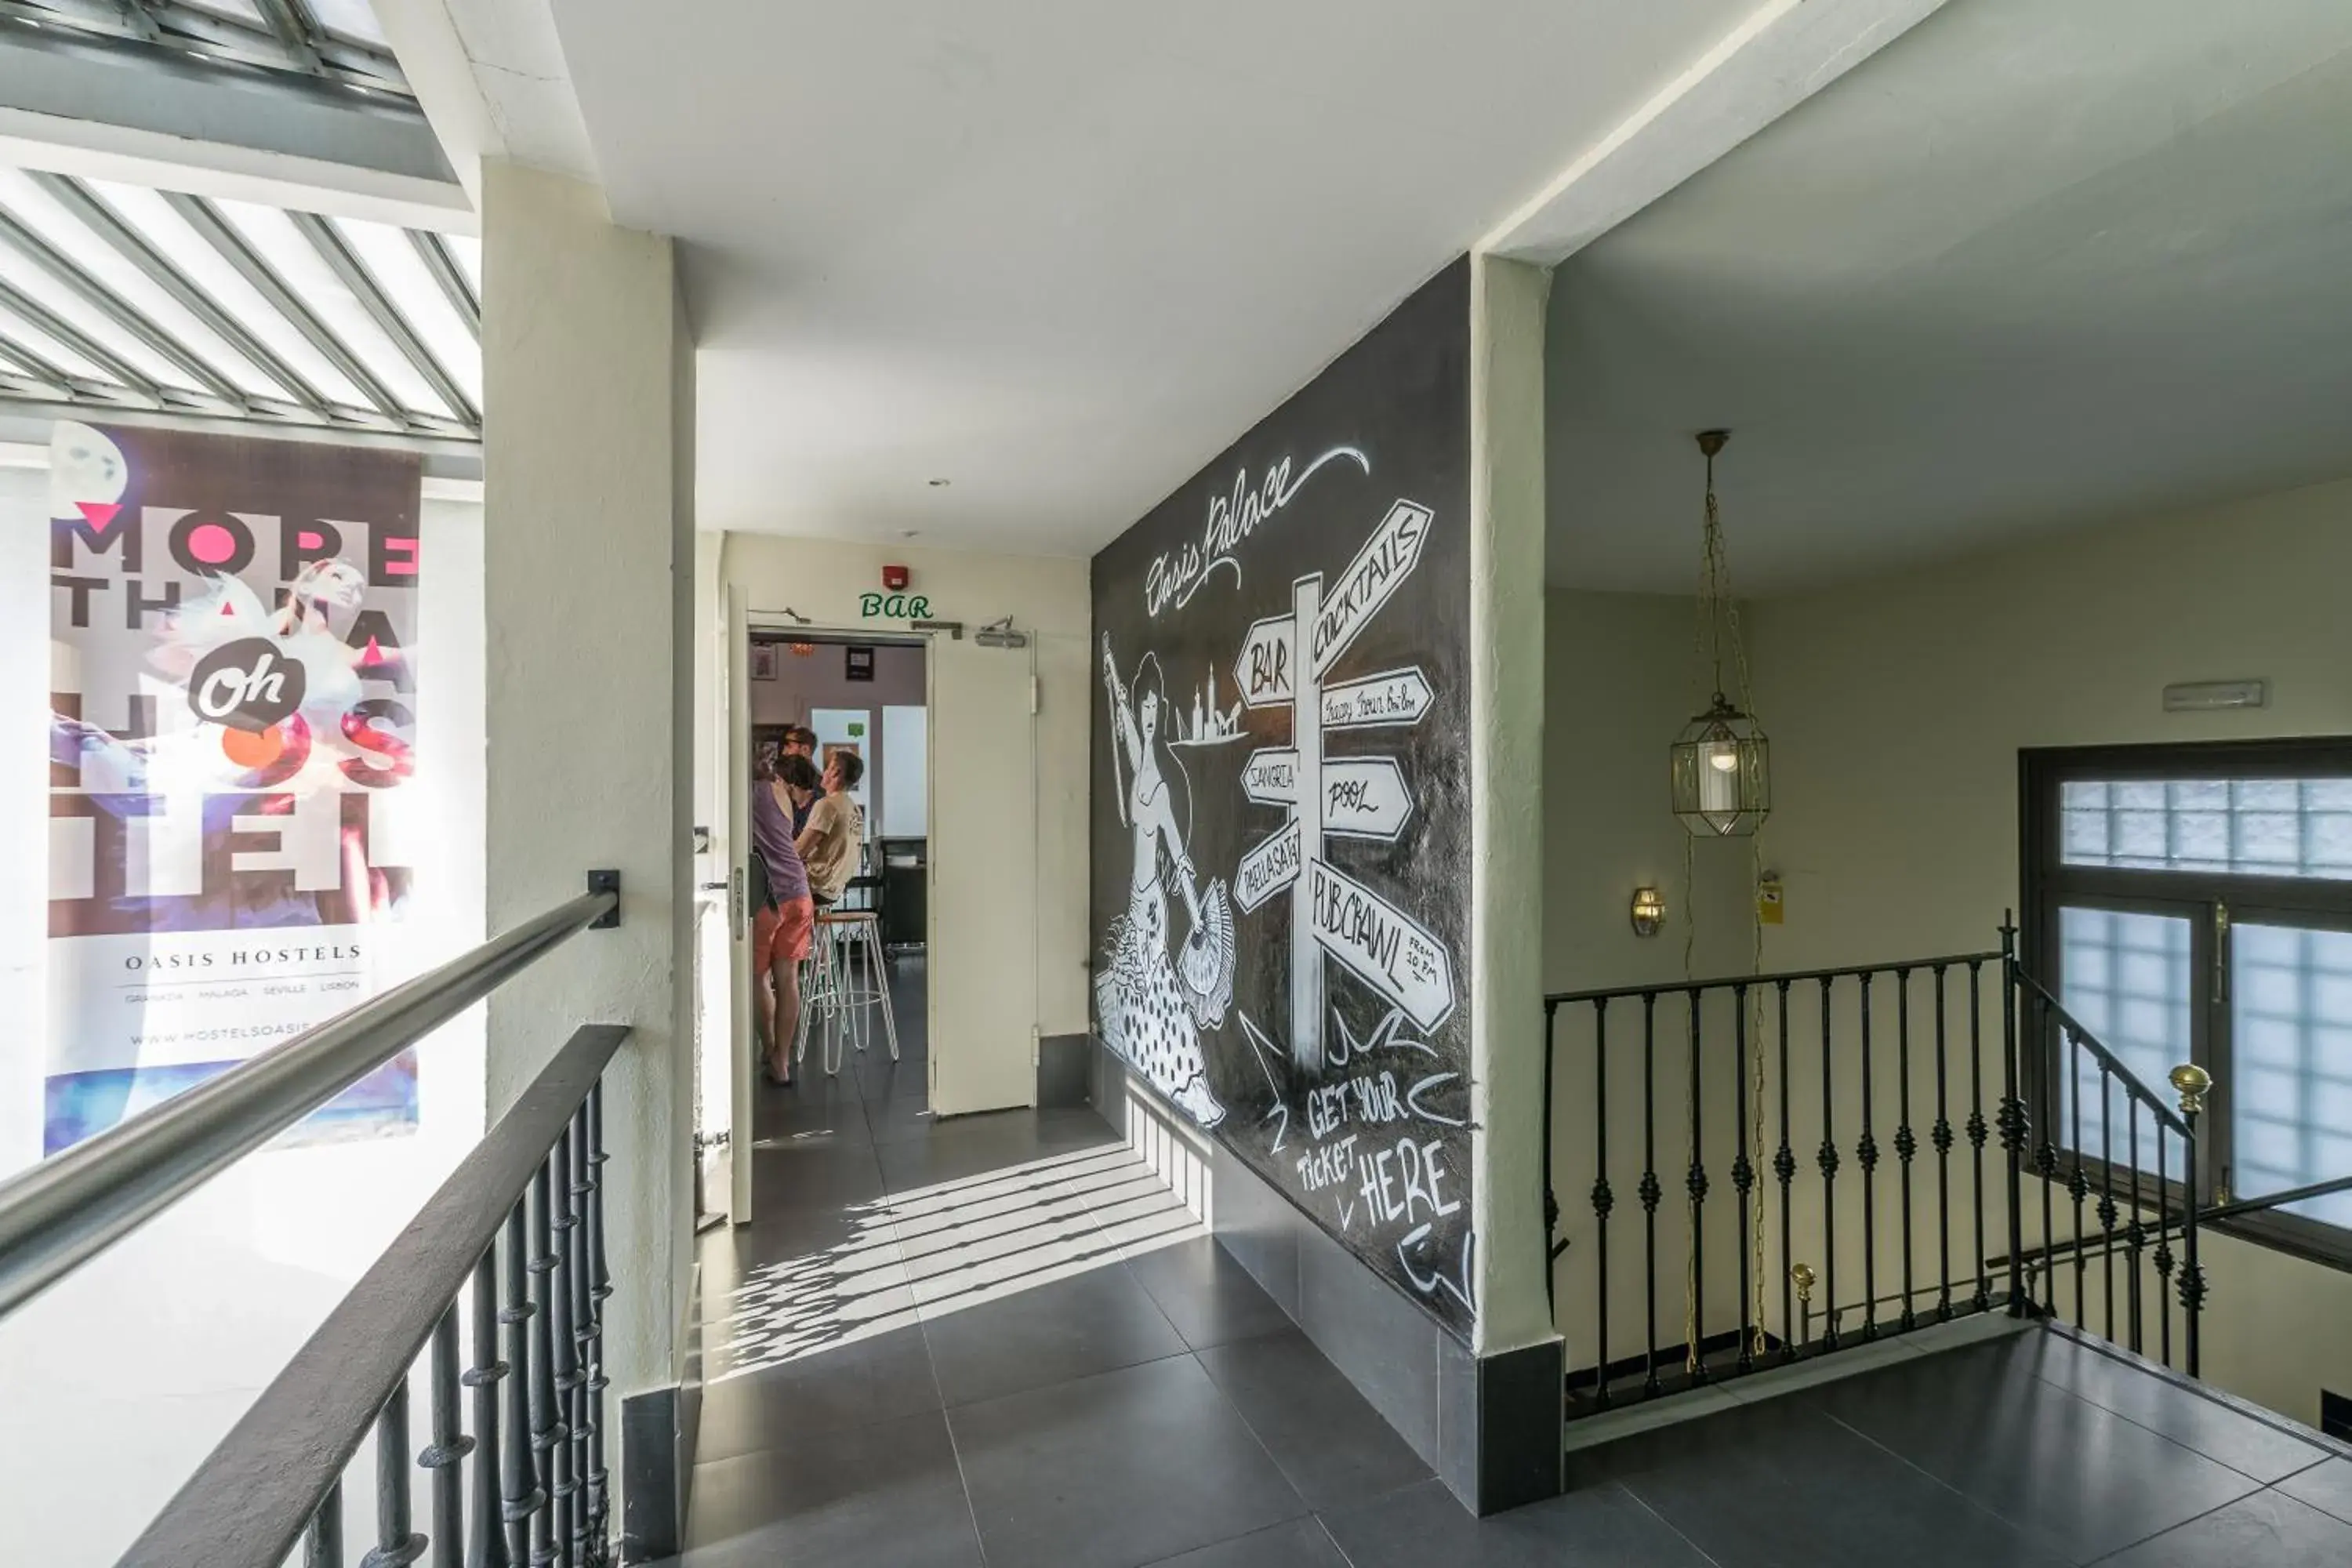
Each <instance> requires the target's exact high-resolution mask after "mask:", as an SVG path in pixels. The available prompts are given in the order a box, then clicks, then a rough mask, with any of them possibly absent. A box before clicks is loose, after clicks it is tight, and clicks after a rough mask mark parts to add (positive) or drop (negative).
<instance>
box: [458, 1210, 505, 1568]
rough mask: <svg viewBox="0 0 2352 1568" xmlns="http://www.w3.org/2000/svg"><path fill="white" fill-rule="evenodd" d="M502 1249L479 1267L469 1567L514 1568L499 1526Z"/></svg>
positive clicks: (471, 1379) (470, 1383)
mask: <svg viewBox="0 0 2352 1568" xmlns="http://www.w3.org/2000/svg"><path fill="white" fill-rule="evenodd" d="M506 1375H507V1363H504V1362H502V1361H500V1360H499V1247H498V1243H497V1242H496V1241H495V1240H493V1241H492V1242H491V1243H490V1245H489V1247H488V1250H486V1251H484V1252H483V1254H482V1260H481V1261H480V1262H479V1263H477V1264H475V1265H474V1364H473V1365H472V1366H470V1367H468V1368H467V1370H466V1376H465V1384H466V1386H467V1387H468V1388H470V1389H472V1390H473V1391H474V1531H473V1535H472V1538H471V1541H470V1543H469V1545H468V1548H467V1553H466V1563H467V1568H512V1565H511V1564H510V1563H508V1561H507V1542H506V1536H505V1534H504V1533H503V1531H501V1529H500V1527H499V1508H498V1503H499V1383H500V1381H502V1380H503V1379H504V1378H505V1377H506Z"/></svg>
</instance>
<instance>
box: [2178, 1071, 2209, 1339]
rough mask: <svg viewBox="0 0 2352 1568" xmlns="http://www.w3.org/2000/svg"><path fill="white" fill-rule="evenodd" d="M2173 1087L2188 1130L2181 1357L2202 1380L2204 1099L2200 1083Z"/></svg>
mask: <svg viewBox="0 0 2352 1568" xmlns="http://www.w3.org/2000/svg"><path fill="white" fill-rule="evenodd" d="M2174 1087H2175V1088H2177V1089H2180V1120H2181V1121H2182V1122H2183V1123H2185V1124H2186V1125H2187V1127H2188V1129H2189V1130H2188V1131H2186V1132H2184V1133H2183V1134H2182V1135H2181V1139H2180V1145H2181V1147H2180V1173H2181V1176H2182V1186H2183V1193H2182V1196H2183V1198H2184V1199H2185V1200H2186V1201H2185V1202H2184V1203H2183V1205H2182V1206H2181V1210H2180V1357H2181V1362H2182V1365H2183V1370H2185V1371H2186V1372H2187V1373H2189V1376H2191V1377H2202V1376H2204V1375H2205V1373H2204V1367H2203V1363H2202V1360H2201V1357H2200V1354H2199V1348H2200V1342H2201V1338H2202V1336H2201V1332H2200V1325H2201V1321H2202V1320H2203V1318H2204V1312H2205V1270H2204V1269H2203V1268H2200V1266H2199V1265H2198V1262H2197V1230H2198V1224H2197V1206H2198V1205H2199V1203H2200V1201H2201V1200H2200V1198H2199V1197H2198V1195H2197V1194H2198V1188H2199V1186H2200V1184H2202V1182H2203V1179H2204V1178H2203V1173H2201V1172H2200V1171H2199V1170H2198V1168H2197V1166H2198V1163H2199V1161H2200V1158H2201V1157H2202V1156H2203V1154H2204V1152H2205V1151H2204V1148H2203V1146H2202V1145H2201V1143H2200V1141H2199V1139H2198V1137H2197V1120H2198V1115H2199V1113H2200V1112H2201V1111H2202V1110H2204V1109H2205V1098H2204V1089H2203V1087H2202V1085H2201V1083H2200V1086H2199V1087H2197V1088H2195V1089H2189V1088H2186V1087H2183V1086H2181V1085H2179V1084H2178V1083H2176V1084H2175V1085H2174Z"/></svg>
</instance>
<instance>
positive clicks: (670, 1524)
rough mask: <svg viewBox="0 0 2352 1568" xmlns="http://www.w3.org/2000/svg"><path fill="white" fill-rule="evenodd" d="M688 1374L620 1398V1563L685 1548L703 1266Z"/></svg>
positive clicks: (692, 1303) (695, 1291)
mask: <svg viewBox="0 0 2352 1568" xmlns="http://www.w3.org/2000/svg"><path fill="white" fill-rule="evenodd" d="M685 1333H686V1345H685V1352H686V1353H685V1357H684V1361H685V1366H686V1375H685V1376H684V1378H682V1379H681V1380H680V1381H679V1382H678V1383H677V1384H673V1385H672V1386H670V1387H667V1388H656V1389H653V1390H650V1391H649V1392H647V1393H644V1394H631V1395H630V1396H628V1397H627V1398H625V1399H624V1400H622V1401H621V1424H620V1432H621V1455H620V1465H619V1469H620V1477H621V1561H622V1562H624V1563H652V1562H656V1561H659V1560H660V1559H662V1558H665V1557H675V1556H677V1554H678V1553H679V1552H682V1551H684V1550H685V1548H686V1518H687V1511H686V1510H687V1508H688V1504H690V1503H691V1502H692V1501H693V1499H694V1459H695V1444H696V1441H697V1439H698V1436H699V1434H700V1433H701V1430H702V1266H701V1265H700V1264H699V1263H697V1264H696V1265H695V1267H694V1282H693V1285H692V1287H691V1289H690V1290H689V1292H688V1299H687V1312H686V1324H685Z"/></svg>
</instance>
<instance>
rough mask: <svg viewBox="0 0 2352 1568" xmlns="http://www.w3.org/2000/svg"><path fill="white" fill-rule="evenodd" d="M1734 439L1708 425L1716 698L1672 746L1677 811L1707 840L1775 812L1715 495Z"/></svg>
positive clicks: (1702, 438)
mask: <svg viewBox="0 0 2352 1568" xmlns="http://www.w3.org/2000/svg"><path fill="white" fill-rule="evenodd" d="M1730 438H1731V432H1730V431H1728V430H1703V431H1701V432H1700V433H1699V437H1698V449H1699V451H1700V452H1701V453H1702V454H1703V455H1704V456H1705V457H1706V531H1705V533H1704V534H1703V536H1702V543H1701V559H1700V567H1699V603H1698V613H1699V629H1698V656H1699V658H1700V660H1701V661H1702V667H1703V668H1706V670H1707V671H1708V673H1709V674H1710V675H1711V677H1712V679H1713V681H1714V686H1715V696H1714V699H1713V700H1711V701H1710V702H1709V703H1708V704H1707V707H1706V711H1705V712H1703V713H1700V714H1698V715H1697V716H1696V718H1694V719H1692V720H1691V721H1690V722H1689V723H1688V724H1686V725H1685V726H1684V727H1683V732H1682V734H1681V736H1680V737H1679V738H1678V739H1676V740H1675V743H1674V745H1673V747H1672V748H1671V750H1670V751H1669V753H1668V755H1669V758H1670V769H1669V771H1670V777H1671V782H1672V785H1673V790H1674V805H1675V816H1678V817H1680V818H1682V822H1683V826H1685V827H1687V828H1689V829H1690V831H1691V833H1692V834H1693V835H1694V836H1696V837H1702V838H1746V837H1751V836H1753V835H1754V834H1755V832H1756V830H1757V829H1758V828H1759V827H1761V826H1764V818H1765V816H1767V815H1768V814H1769V812H1770V811H1771V809H1772V764H1771V745H1770V742H1769V741H1767V740H1766V738H1765V735H1764V730H1763V726H1761V725H1760V724H1759V723H1758V722H1757V721H1756V717H1755V713H1754V701H1753V699H1752V696H1751V694H1750V691H1749V688H1748V649H1747V647H1746V646H1745V645H1744V644H1743V643H1742V642H1741V641H1740V637H1739V607H1738V604H1737V603H1736V602H1735V601H1733V599H1732V598H1731V586H1730V577H1731V574H1730V570H1729V568H1728V567H1727V565H1726V564H1725V562H1724V552H1723V518H1722V513H1721V511H1720V510H1718V508H1717V505H1716V500H1715V455H1716V454H1717V452H1720V451H1722V450H1723V444H1724V443H1725V442H1726V441H1727V440H1729V439H1730ZM1726 631H1728V632H1729V634H1730V637H1729V640H1730V644H1731V656H1732V665H1733V673H1734V675H1735V677H1736V679H1737V682H1738V688H1739V700H1738V702H1737V703H1735V702H1733V701H1732V700H1731V699H1729V698H1728V697H1726V696H1725V695H1724V679H1723V674H1724V671H1723V654H1724V646H1723V645H1724V641H1725V637H1724V634H1725V632H1726Z"/></svg>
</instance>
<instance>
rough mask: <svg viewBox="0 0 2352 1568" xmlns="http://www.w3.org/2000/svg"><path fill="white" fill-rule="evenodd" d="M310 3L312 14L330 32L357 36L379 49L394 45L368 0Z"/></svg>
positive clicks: (351, 36)
mask: <svg viewBox="0 0 2352 1568" xmlns="http://www.w3.org/2000/svg"><path fill="white" fill-rule="evenodd" d="M309 4H310V15H311V16H314V17H316V18H317V19H318V23H319V25H320V26H322V27H324V28H326V29H327V30H328V31H329V32H331V33H341V35H342V36H343V37H346V38H357V39H358V40H359V41H360V42H361V43H362V44H373V45H374V46H375V47H377V48H379V49H388V48H390V47H392V45H391V43H390V41H389V40H387V39H386V38H385V37H384V36H383V23H381V22H379V21H377V20H376V19H375V10H374V7H373V6H371V5H369V4H368V3H367V0H309Z"/></svg>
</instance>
